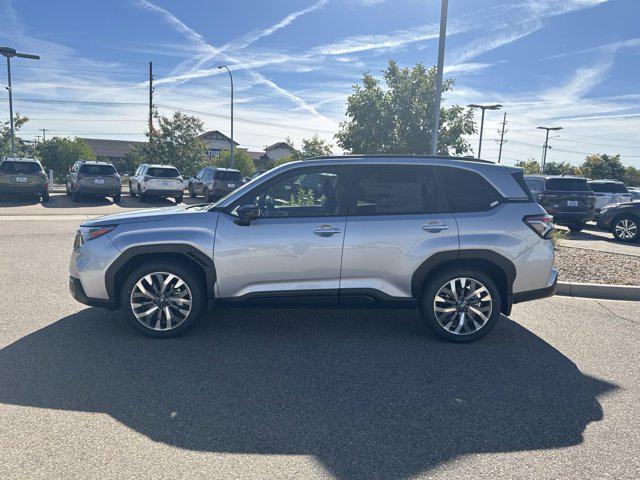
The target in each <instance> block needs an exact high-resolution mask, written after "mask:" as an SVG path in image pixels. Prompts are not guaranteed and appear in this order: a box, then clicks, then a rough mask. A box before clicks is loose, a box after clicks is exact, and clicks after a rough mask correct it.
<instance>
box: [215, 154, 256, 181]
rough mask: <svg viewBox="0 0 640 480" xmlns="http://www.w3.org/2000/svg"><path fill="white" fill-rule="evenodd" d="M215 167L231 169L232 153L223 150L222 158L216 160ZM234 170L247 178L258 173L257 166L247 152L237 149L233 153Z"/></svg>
mask: <svg viewBox="0 0 640 480" xmlns="http://www.w3.org/2000/svg"><path fill="white" fill-rule="evenodd" d="M213 163H214V165H215V166H216V167H220V168H231V152H230V151H229V150H223V151H222V152H220V156H218V158H216V159H215V160H214V162H213ZM233 168H235V169H236V170H240V172H241V173H242V175H244V176H245V177H249V176H251V174H252V173H253V172H255V171H256V166H255V165H254V163H253V160H252V159H251V157H250V156H249V154H248V153H247V151H246V150H243V149H236V150H234V152H233Z"/></svg>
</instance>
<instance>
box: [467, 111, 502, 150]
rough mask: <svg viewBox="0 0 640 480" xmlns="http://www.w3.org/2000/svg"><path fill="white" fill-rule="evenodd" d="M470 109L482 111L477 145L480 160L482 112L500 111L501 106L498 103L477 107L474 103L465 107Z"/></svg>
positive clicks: (482, 127)
mask: <svg viewBox="0 0 640 480" xmlns="http://www.w3.org/2000/svg"><path fill="white" fill-rule="evenodd" d="M467 107H470V108H479V109H481V110H482V117H481V120H480V141H479V143H478V158H480V154H481V153H482V131H483V130H484V111H485V110H500V109H501V108H502V105H500V104H499V103H495V104H493V105H478V104H476V103H472V104H471V105H467Z"/></svg>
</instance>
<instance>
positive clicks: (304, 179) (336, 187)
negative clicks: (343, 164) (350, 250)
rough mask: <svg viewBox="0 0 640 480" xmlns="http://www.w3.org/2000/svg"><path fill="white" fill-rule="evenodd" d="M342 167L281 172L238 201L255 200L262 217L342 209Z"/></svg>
mask: <svg viewBox="0 0 640 480" xmlns="http://www.w3.org/2000/svg"><path fill="white" fill-rule="evenodd" d="M345 173H346V172H345V170H343V169H337V168H326V169H320V170H311V171H309V170H307V171H305V172H303V173H293V174H284V175H282V176H279V177H278V178H277V179H276V181H275V183H271V184H270V185H268V186H266V187H262V188H261V187H258V188H257V189H255V190H254V191H253V192H251V193H250V194H249V195H248V196H247V197H244V198H243V199H242V201H241V203H240V204H246V203H255V204H256V205H258V207H259V208H260V212H261V214H262V216H263V217H266V218H273V217H319V216H327V215H339V214H341V213H342V209H341V206H342V205H344V202H343V201H341V199H343V198H344V196H345V193H346V192H345V190H346V178H345Z"/></svg>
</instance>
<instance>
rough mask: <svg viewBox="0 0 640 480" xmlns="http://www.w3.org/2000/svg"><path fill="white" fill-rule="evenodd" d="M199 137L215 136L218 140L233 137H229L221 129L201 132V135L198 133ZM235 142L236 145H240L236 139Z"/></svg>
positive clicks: (228, 139) (228, 140)
mask: <svg viewBox="0 0 640 480" xmlns="http://www.w3.org/2000/svg"><path fill="white" fill-rule="evenodd" d="M198 137H199V138H214V139H216V140H226V141H227V142H230V141H231V139H230V138H229V137H227V136H226V135H225V134H224V133H222V132H221V131H220V130H209V131H208V132H204V133H201V134H200V135H198ZM233 144H234V145H240V144H239V143H238V142H236V141H235V140H234V141H233Z"/></svg>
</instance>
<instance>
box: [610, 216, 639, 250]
mask: <svg viewBox="0 0 640 480" xmlns="http://www.w3.org/2000/svg"><path fill="white" fill-rule="evenodd" d="M639 228H640V221H639V219H638V217H636V216H634V215H621V216H619V217H617V218H616V219H615V220H614V221H613V229H612V231H613V236H614V237H615V239H616V240H618V241H620V242H625V243H630V242H637V241H638V240H640V232H639V231H638V229H639Z"/></svg>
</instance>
